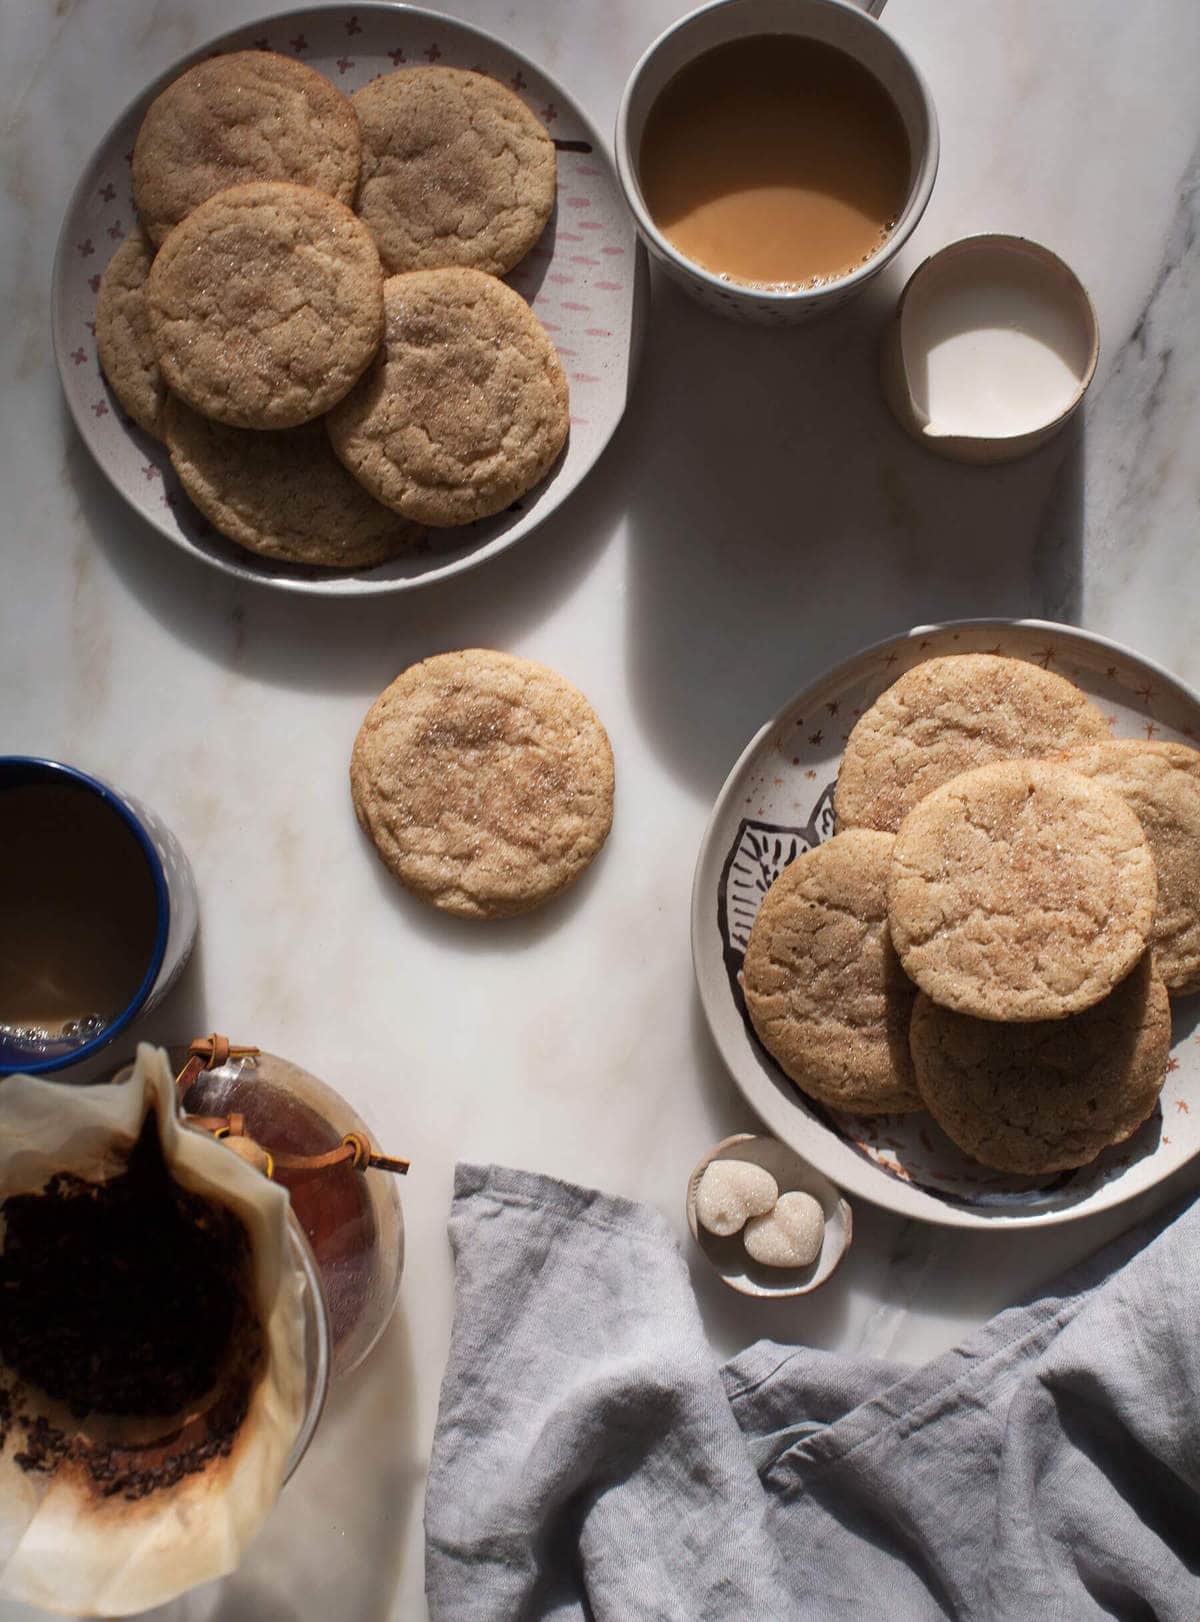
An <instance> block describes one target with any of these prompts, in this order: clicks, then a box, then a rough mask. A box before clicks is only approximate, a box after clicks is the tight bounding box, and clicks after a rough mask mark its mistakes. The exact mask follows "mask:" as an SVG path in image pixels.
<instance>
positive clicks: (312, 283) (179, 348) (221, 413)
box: [146, 181, 383, 428]
mask: <svg viewBox="0 0 1200 1622" xmlns="http://www.w3.org/2000/svg"><path fill="white" fill-rule="evenodd" d="M146 301H147V306H148V309H149V314H150V330H151V333H152V335H153V339H154V348H155V353H156V355H157V357H158V364H159V366H160V368H161V369H162V373H163V376H164V377H165V378H166V381H167V384H168V386H169V387H170V388H171V389H173V390H174V392H175V393H176V394H178V395H180V396H181V397H182V398H183V399H184V400H186V401H187V403H188V405H190V406H191V407H192V408H193V409H194V410H196V411H199V412H200V413H201V414H202V415H203V416H205V417H213V418H215V420H216V421H218V422H227V423H229V424H231V425H232V426H233V427H235V428H295V427H296V426H297V425H298V424H300V423H302V422H309V421H311V420H312V418H314V417H319V416H321V415H322V413H324V412H326V411H328V410H329V408H330V407H331V406H333V405H336V403H337V402H338V401H339V400H340V399H342V397H343V396H344V395H345V394H347V393H348V392H349V390H350V389H352V388H353V387H354V385H355V383H356V382H357V381H358V379H359V378H360V377H361V375H362V373H363V371H364V370H365V368H366V367H367V365H368V364H369V363H370V361H371V360H372V358H373V357H374V355H375V352H376V350H377V349H378V348H379V341H380V339H381V337H382V336H383V272H382V270H381V268H380V264H379V255H378V254H377V253H376V251H375V244H374V242H373V241H372V240H371V235H370V232H369V231H367V229H366V227H365V226H364V225H363V224H362V221H361V220H359V219H358V218H357V216H356V215H354V214H352V213H351V212H350V210H349V209H348V208H347V207H346V206H345V204H344V203H339V202H337V201H335V200H334V198H332V197H329V196H327V195H326V194H325V193H324V192H320V191H314V190H313V189H312V187H310V186H292V185H287V184H285V183H283V182H281V181H254V182H252V183H251V184H250V185H246V186H231V187H230V189H229V190H228V191H223V192H218V193H217V195H216V196H215V197H210V198H209V199H208V201H207V202H206V203H201V204H200V206H199V208H197V209H196V210H195V211H194V212H193V213H191V214H189V215H188V217H187V219H186V220H184V222H183V223H182V225H177V226H176V227H175V229H174V230H173V231H172V232H171V235H170V236H169V237H168V238H167V240H166V241H165V242H164V243H163V245H162V247H161V248H160V249H159V250H158V254H157V256H156V257H155V260H154V263H153V265H152V266H151V267H150V274H149V276H148V278H147V280H146Z"/></svg>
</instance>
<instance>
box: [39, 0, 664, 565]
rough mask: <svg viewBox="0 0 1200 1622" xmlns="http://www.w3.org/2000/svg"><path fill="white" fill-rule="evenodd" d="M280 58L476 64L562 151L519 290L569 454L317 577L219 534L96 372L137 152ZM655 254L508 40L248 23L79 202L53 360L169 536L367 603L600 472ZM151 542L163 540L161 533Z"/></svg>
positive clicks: (424, 25) (129, 118)
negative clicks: (486, 508)
mask: <svg viewBox="0 0 1200 1622" xmlns="http://www.w3.org/2000/svg"><path fill="white" fill-rule="evenodd" d="M241 50H270V51H276V52H278V53H279V54H281V55H283V56H291V57H294V58H295V59H296V60H297V61H300V62H306V63H307V64H308V65H309V67H312V68H316V70H317V71H318V72H319V73H323V74H324V75H325V77H326V78H327V79H329V80H330V81H331V82H332V83H333V84H335V85H336V86H337V87H338V89H339V90H343V91H345V92H346V93H347V94H349V93H350V92H351V91H354V90H357V89H358V88H359V87H360V86H361V85H364V84H366V83H367V82H368V81H369V80H371V79H375V78H378V77H379V75H380V74H382V73H391V72H392V71H393V69H395V68H398V67H413V66H421V65H423V64H427V63H433V62H436V63H437V64H438V65H439V66H444V67H456V68H468V69H475V70H478V71H479V72H482V73H487V74H490V75H491V76H492V77H493V78H495V79H499V80H500V81H501V82H502V83H504V84H506V85H509V86H510V87H511V88H512V89H513V90H514V91H515V92H516V93H517V95H519V96H520V97H521V98H522V99H523V100H524V101H525V102H526V104H527V105H528V106H529V107H530V108H532V110H533V111H534V112H535V113H536V114H537V115H538V117H539V118H540V119H541V120H542V122H543V123H544V124H545V126H546V128H547V129H548V130H549V132H550V134H551V136H552V138H553V140H554V144H555V147H556V148H557V150H558V198H557V204H556V207H555V210H554V213H553V214H552V215H551V217H550V222H549V224H548V225H547V227H546V229H545V231H544V233H543V234H542V237H541V240H540V241H539V242H538V244H537V246H536V247H535V248H534V249H533V250H532V251H531V252H530V253H529V254H527V255H526V257H525V258H524V259H523V260H522V261H521V263H520V264H519V265H517V266H516V267H515V268H514V269H513V270H511V271H510V272H509V274H508V276H507V277H506V278H505V280H506V281H507V282H508V283H509V284H510V285H511V286H512V287H515V288H516V290H517V292H518V293H520V294H521V295H522V297H523V298H525V299H527V300H528V302H529V303H530V304H531V305H532V307H533V309H534V311H535V313H536V314H537V316H538V318H539V320H540V321H541V322H542V324H543V325H544V327H545V328H546V331H547V332H548V333H549V334H550V336H551V338H553V340H554V343H555V345H556V347H557V349H558V353H559V355H560V357H561V358H562V363H563V367H564V369H565V371H566V373H567V378H568V380H569V383H570V389H571V432H570V437H569V439H568V441H567V446H566V449H565V450H564V451H563V453H562V455H561V456H560V457H559V459H558V461H557V462H556V463H555V465H554V467H553V468H551V470H550V472H549V474H548V475H547V476H546V478H545V479H543V480H542V482H541V483H540V484H539V485H537V486H536V487H535V488H534V489H533V490H531V491H530V492H529V493H528V495H526V496H524V497H523V498H522V499H521V500H520V501H519V502H515V503H514V504H513V506H512V507H511V508H509V510H508V511H507V512H503V513H499V514H497V515H496V516H495V517H494V518H486V519H481V520H480V522H479V523H477V524H469V525H464V526H461V527H459V528H455V529H445V530H437V531H432V530H431V531H430V532H429V534H428V535H427V536H426V538H425V539H424V540H422V541H420V542H418V543H417V545H416V546H414V547H413V548H411V549H410V550H409V551H408V552H406V553H404V555H403V556H401V557H398V558H395V559H393V560H392V561H390V562H388V563H384V564H380V565H379V566H378V567H377V568H373V569H347V570H330V569H316V568H304V567H302V566H301V565H299V564H289V563H282V562H279V561H278V560H276V559H272V558H264V557H258V556H256V555H255V554H254V553H253V552H247V551H245V550H244V549H243V548H242V547H240V546H236V545H235V544H234V543H233V542H232V541H227V540H226V539H225V538H224V536H222V535H218V534H217V532H216V531H215V530H214V529H213V528H212V526H211V525H210V524H209V523H208V522H207V520H206V519H205V518H204V517H203V516H202V515H201V514H200V513H199V512H197V510H196V509H195V508H194V507H193V506H192V505H191V503H190V502H189V501H188V499H187V497H186V496H185V495H184V493H183V490H182V488H181V487H180V484H179V481H178V480H177V479H176V477H175V474H174V471H173V469H172V467H171V461H170V458H169V457H168V455H167V453H166V449H165V447H164V446H162V445H159V444H157V443H156V442H155V441H154V440H153V439H151V438H150V437H149V435H147V434H144V433H143V432H142V431H141V429H140V428H137V427H135V426H134V424H133V423H131V422H130V421H129V420H128V419H127V418H126V416H125V414H124V412H123V411H122V410H121V408H120V406H119V405H118V404H117V401H116V399H115V398H114V396H113V395H112V393H111V392H110V391H109V389H108V387H107V385H106V383H105V381H104V378H103V377H102V376H101V374H100V369H99V366H98V364H97V361H96V333H95V314H96V290H97V288H98V287H99V285H100V276H101V273H102V272H103V270H104V267H105V265H106V264H107V263H108V261H109V259H110V258H111V257H112V255H113V254H114V253H115V252H116V250H117V248H118V247H119V245H120V243H121V242H122V240H123V239H124V237H125V236H126V235H127V234H128V232H129V231H130V230H131V229H132V228H133V225H134V223H135V220H136V215H135V212H134V208H133V200H132V198H131V196H130V190H129V169H130V162H131V160H132V157H133V142H134V137H135V136H136V135H137V131H138V127H139V125H140V124H141V121H142V116H143V114H144V113H145V110H146V108H147V107H148V106H149V104H150V102H151V101H153V99H154V97H155V96H156V95H157V94H158V93H159V91H160V90H162V89H164V88H165V87H166V85H167V84H169V83H170V82H171V80H172V79H175V78H178V76H179V74H180V73H182V72H183V70H184V69H185V68H187V67H190V66H191V65H192V64H193V63H194V62H198V61H200V60H201V59H203V58H204V57H208V56H214V55H218V54H220V53H222V52H226V51H241ZM648 285H649V277H648V273H647V269H646V255H645V251H644V250H643V249H642V247H641V246H640V244H639V243H638V239H637V233H636V232H635V230H634V227H633V220H632V219H631V217H630V214H629V210H628V209H627V208H626V207H625V201H624V198H623V196H622V193H621V187H620V183H619V181H618V179H617V174H616V170H615V169H614V168H613V164H612V160H611V158H610V157H609V155H608V150H607V148H606V146H605V144H604V141H603V140H602V138H601V136H600V135H599V134H598V132H597V131H596V128H595V126H594V125H593V124H592V123H591V122H590V120H589V119H588V117H587V115H586V114H585V113H584V112H583V110H582V108H580V107H579V106H578V105H577V104H576V102H575V101H574V100H573V99H572V97H571V96H570V95H569V94H568V93H567V91H566V90H564V89H563V87H562V86H561V85H559V84H557V83H556V82H555V81H554V80H553V79H551V78H550V77H549V76H548V75H547V74H545V73H543V72H542V71H541V69H540V68H537V67H535V66H534V64H533V63H532V62H530V61H528V60H527V58H525V57H523V56H521V55H520V53H519V52H517V51H514V50H513V49H512V48H511V47H510V46H508V45H505V44H504V43H503V42H502V41H501V40H498V39H496V38H495V37H494V36H492V35H491V34H486V33H484V32H483V30H482V29H479V28H474V27H472V26H471V25H470V24H468V23H462V22H458V21H456V20H454V19H452V18H450V17H443V16H440V15H439V14H438V13H436V12H432V11H422V10H419V9H418V8H417V7H415V6H398V5H380V4H371V3H369V0H368V3H366V4H360V5H327V6H312V7H308V8H306V9H303V10H299V11H288V12H284V13H282V14H281V15H279V16H275V17H266V18H262V19H260V20H259V21H257V22H252V23H246V24H245V25H243V26H242V27H240V28H235V29H233V30H232V31H231V32H230V33H228V34H222V35H221V37H220V38H219V39H215V40H210V41H209V42H208V43H207V44H206V45H203V46H201V48H200V49H199V50H195V51H192V52H190V53H189V54H188V55H187V56H185V57H181V58H180V60H179V61H178V62H175V63H174V64H173V65H172V66H171V67H170V68H168V69H167V71H166V72H165V73H163V74H161V75H160V76H159V78H157V79H156V80H155V81H154V83H153V84H150V85H147V86H146V89H145V90H144V91H143V93H142V94H141V95H140V96H139V97H138V98H137V100H136V101H134V102H133V103H132V104H131V105H130V106H129V107H127V108H126V109H125V111H124V112H123V113H122V114H121V116H120V117H119V118H118V119H117V122H116V123H115V124H114V125H113V127H112V128H111V129H110V130H109V132H108V134H107V135H106V136H105V137H104V140H103V141H102V142H101V143H100V145H99V147H98V148H97V150H96V152H95V153H94V154H93V156H92V158H91V160H90V162H89V163H88V165H87V168H86V169H85V170H84V172H83V175H82V177H81V179H80V181H79V184H78V186H77V187H76V189H75V194H74V196H73V197H72V198H71V201H70V204H69V205H68V207H67V212H66V216H65V218H64V220H63V226H62V231H61V233H60V236H59V241H58V254H57V257H56V259H55V263H54V284H53V293H52V313H53V322H54V350H55V355H56V357H57V359H58V369H59V373H60V375H61V377H62V385H63V392H64V394H65V395H66V399H67V405H68V406H69V407H70V410H71V415H72V416H73V417H74V419H75V426H76V428H77V429H78V431H79V434H80V437H81V438H82V439H83V441H84V443H85V444H86V446H87V447H88V450H89V451H90V452H91V453H92V455H93V456H94V457H95V459H96V462H97V463H98V465H99V466H100V468H101V469H102V471H103V472H104V473H105V475H106V476H107V477H108V478H109V479H110V480H111V481H112V483H113V485H114V486H115V487H116V489H117V490H118V491H119V492H120V494H121V495H122V496H124V498H125V500H126V501H127V502H128V503H129V505H130V506H131V507H132V508H133V509H134V511H135V512H137V513H139V514H140V515H141V516H142V517H143V518H144V519H146V521H147V522H148V523H149V524H151V525H152V526H153V527H154V528H155V529H156V530H158V531H159V532H160V533H161V534H162V535H164V536H165V537H166V538H167V540H169V541H172V542H174V543H175V545H176V546H179V547H181V548H182V549H183V550H184V551H185V552H190V553H191V554H192V555H193V556H194V557H198V558H201V559H202V560H203V561H204V562H205V563H211V564H213V565H214V566H215V567H216V568H218V569H222V570H224V572H225V573H226V574H232V575H235V576H237V577H238V578H239V579H243V580H256V581H259V582H261V583H262V584H264V585H269V586H275V587H279V588H282V589H283V590H287V591H298V592H307V593H310V594H311V593H316V594H319V595H321V596H330V597H362V596H369V595H372V594H375V593H378V592H395V591H406V590H410V589H411V588H413V587H415V586H421V585H425V584H428V583H429V582H430V581H433V580H444V579H445V578H446V577H447V576H449V575H452V574H459V573H461V572H462V571H463V570H464V569H470V568H473V567H474V566H475V565H476V564H479V563H482V562H484V561H485V560H486V559H488V558H491V557H494V556H495V555H496V554H497V553H498V552H502V551H504V550H506V549H507V548H508V547H510V546H512V545H513V544H514V543H515V542H516V541H519V540H520V539H521V538H522V537H523V536H525V535H528V534H529V533H530V532H531V531H532V530H534V529H536V528H537V526H538V525H539V524H540V523H542V522H543V521H544V520H545V519H546V518H548V517H549V516H550V514H551V513H552V512H554V511H555V510H556V509H557V508H558V507H559V506H561V504H562V503H563V501H564V500H565V499H566V498H567V496H569V495H570V494H571V492H572V491H573V490H574V489H575V488H576V486H577V485H579V484H580V482H581V481H582V480H583V479H584V478H586V477H587V475H588V473H589V472H590V471H591V469H592V467H593V466H594V465H595V462H596V460H597V459H598V457H599V456H600V453H601V452H602V451H603V449H604V447H605V446H606V445H607V444H608V441H609V439H610V438H611V437H612V434H613V432H614V430H615V429H616V426H617V424H618V423H619V422H620V420H621V417H622V415H623V413H624V410H625V402H626V399H627V398H628V395H629V391H630V389H631V387H632V385H633V378H634V374H635V372H636V369H637V363H638V359H639V356H640V352H641V340H642V333H643V329H644V325H645V312H646V306H647V302H648V291H647V290H648ZM145 540H146V543H147V545H150V544H152V543H153V540H154V537H152V536H150V535H149V534H147V535H146V536H145Z"/></svg>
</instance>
